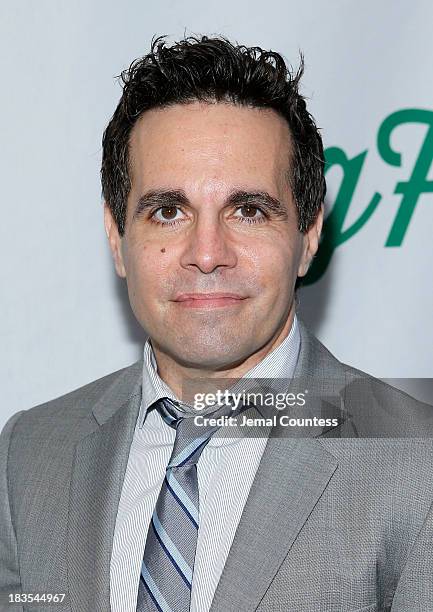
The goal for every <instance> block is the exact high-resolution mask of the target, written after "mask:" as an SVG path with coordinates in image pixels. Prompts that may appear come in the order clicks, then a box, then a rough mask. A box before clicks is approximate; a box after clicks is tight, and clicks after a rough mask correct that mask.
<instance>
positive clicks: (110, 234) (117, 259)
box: [104, 202, 126, 278]
mask: <svg viewBox="0 0 433 612" xmlns="http://www.w3.org/2000/svg"><path fill="white" fill-rule="evenodd" d="M104 225H105V233H106V234H107V238H108V242H109V245H110V249H111V253H112V255H113V259H114V266H115V268H116V272H117V274H118V275H119V276H120V277H121V278H126V270H125V264H124V262H123V255H122V238H121V236H120V235H119V230H118V228H117V224H116V222H115V220H114V218H113V214H112V212H111V210H110V208H109V206H108V204H107V202H105V203H104Z"/></svg>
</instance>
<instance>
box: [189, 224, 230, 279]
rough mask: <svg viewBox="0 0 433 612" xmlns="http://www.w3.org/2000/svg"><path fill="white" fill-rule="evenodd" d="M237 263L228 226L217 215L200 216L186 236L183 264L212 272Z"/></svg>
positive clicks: (205, 271)
mask: <svg viewBox="0 0 433 612" xmlns="http://www.w3.org/2000/svg"><path fill="white" fill-rule="evenodd" d="M236 263H237V255H236V250H235V246H234V244H233V243H232V242H231V241H230V237H229V230H228V228H226V227H225V226H224V224H223V223H222V222H221V221H220V219H219V218H218V217H217V216H216V215H212V216H210V215H208V216H206V217H205V216H202V217H201V218H199V219H198V220H197V222H196V223H195V225H194V227H192V228H191V230H190V231H189V232H188V236H187V237H186V243H185V248H184V250H183V252H182V255H181V258H180V264H181V266H182V267H183V268H187V269H188V268H189V269H197V270H200V272H202V273H203V274H211V273H212V272H214V271H215V270H217V269H220V270H221V269H222V268H233V267H234V266H236Z"/></svg>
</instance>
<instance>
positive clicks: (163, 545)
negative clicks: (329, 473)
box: [137, 398, 249, 612]
mask: <svg viewBox="0 0 433 612" xmlns="http://www.w3.org/2000/svg"><path fill="white" fill-rule="evenodd" d="M248 407H249V406H248V405H242V406H240V407H238V408H237V409H236V410H232V408H231V406H230V405H225V406H223V407H220V408H219V409H217V410H216V411H215V412H213V413H212V416H213V417H218V416H222V415H231V416H236V415H237V414H239V413H240V412H241V411H242V410H244V409H246V408H248ZM156 408H157V410H158V411H159V413H160V414H161V416H162V418H163V419H164V420H165V421H166V422H167V423H168V424H169V425H170V426H171V427H174V428H175V429H176V438H175V441H174V447H173V452H172V454H171V457H170V461H169V463H168V466H167V468H166V474H165V478H164V481H163V483H162V487H161V491H160V493H159V496H158V500H157V502H156V505H155V509H154V511H153V515H152V519H151V522H150V526H149V531H148V533H147V539H146V545H145V548H144V555H143V562H142V566H141V575H140V584H139V589H138V599H137V612H155V611H158V612H188V611H189V609H190V601H191V586H192V577H193V571H194V559H195V551H196V547H197V534H198V525H199V493H198V480H197V462H198V460H199V458H200V455H201V453H202V451H203V449H204V447H205V446H206V444H207V443H208V442H209V440H210V438H211V437H212V435H213V434H214V433H215V432H216V431H217V430H218V429H219V427H210V426H197V425H195V424H194V418H193V417H192V416H191V415H190V416H189V417H184V416H182V415H183V414H184V413H182V412H181V411H180V410H178V408H177V407H176V406H175V405H174V404H173V403H172V402H171V401H170V400H169V399H168V398H162V399H161V400H159V401H158V402H157V403H156Z"/></svg>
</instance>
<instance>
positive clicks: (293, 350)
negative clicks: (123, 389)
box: [138, 314, 301, 428]
mask: <svg viewBox="0 0 433 612" xmlns="http://www.w3.org/2000/svg"><path fill="white" fill-rule="evenodd" d="M300 345H301V337H300V333H299V325H298V320H297V317H296V314H295V316H294V318H293V323H292V327H291V328H290V332H289V333H288V335H287V336H286V338H285V339H284V340H283V341H282V342H281V344H279V345H278V346H277V347H276V348H275V349H274V350H273V351H271V352H270V353H268V354H267V355H266V356H265V357H264V358H263V359H262V360H261V361H259V363H257V364H256V365H255V366H254V367H253V368H251V370H248V372H246V373H245V374H244V376H243V377H242V378H241V379H240V381H239V382H238V384H237V385H235V387H238V386H239V385H240V384H242V381H243V380H244V379H250V378H266V379H272V378H276V379H281V380H282V381H283V382H284V381H287V379H289V378H292V376H293V373H294V370H295V366H296V362H297V360H298V355H299V350H300ZM286 386H287V385H286ZM163 397H168V398H169V399H171V400H172V401H173V402H175V403H176V404H177V405H178V406H179V408H180V409H182V402H180V400H179V398H178V397H177V396H176V395H175V394H174V393H173V391H172V390H171V389H170V387H169V386H168V385H167V384H166V383H165V382H164V381H163V380H162V379H161V378H160V376H159V375H158V366H157V363H156V359H155V354H154V352H153V348H152V344H151V341H150V339H148V340H147V341H146V343H145V345H144V351H143V387H142V402H141V406H140V411H139V415H138V425H139V427H140V428H142V427H143V425H144V422H145V420H146V415H147V412H148V409H149V408H150V406H152V404H154V403H155V402H156V401H158V400H159V399H161V398H163Z"/></svg>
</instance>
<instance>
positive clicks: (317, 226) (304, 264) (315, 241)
mask: <svg viewBox="0 0 433 612" xmlns="http://www.w3.org/2000/svg"><path fill="white" fill-rule="evenodd" d="M324 208H325V207H324V205H323V203H322V205H321V206H320V209H319V212H318V213H317V217H316V219H315V221H314V222H313V223H312V224H311V225H310V227H309V229H308V231H307V232H306V233H305V234H304V235H303V245H302V255H301V259H300V262H299V266H298V276H305V275H306V274H307V272H308V268H309V267H310V265H311V262H312V260H313V257H314V255H315V254H316V253H317V249H318V248H319V240H320V234H321V233H322V226H323V216H324Z"/></svg>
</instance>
